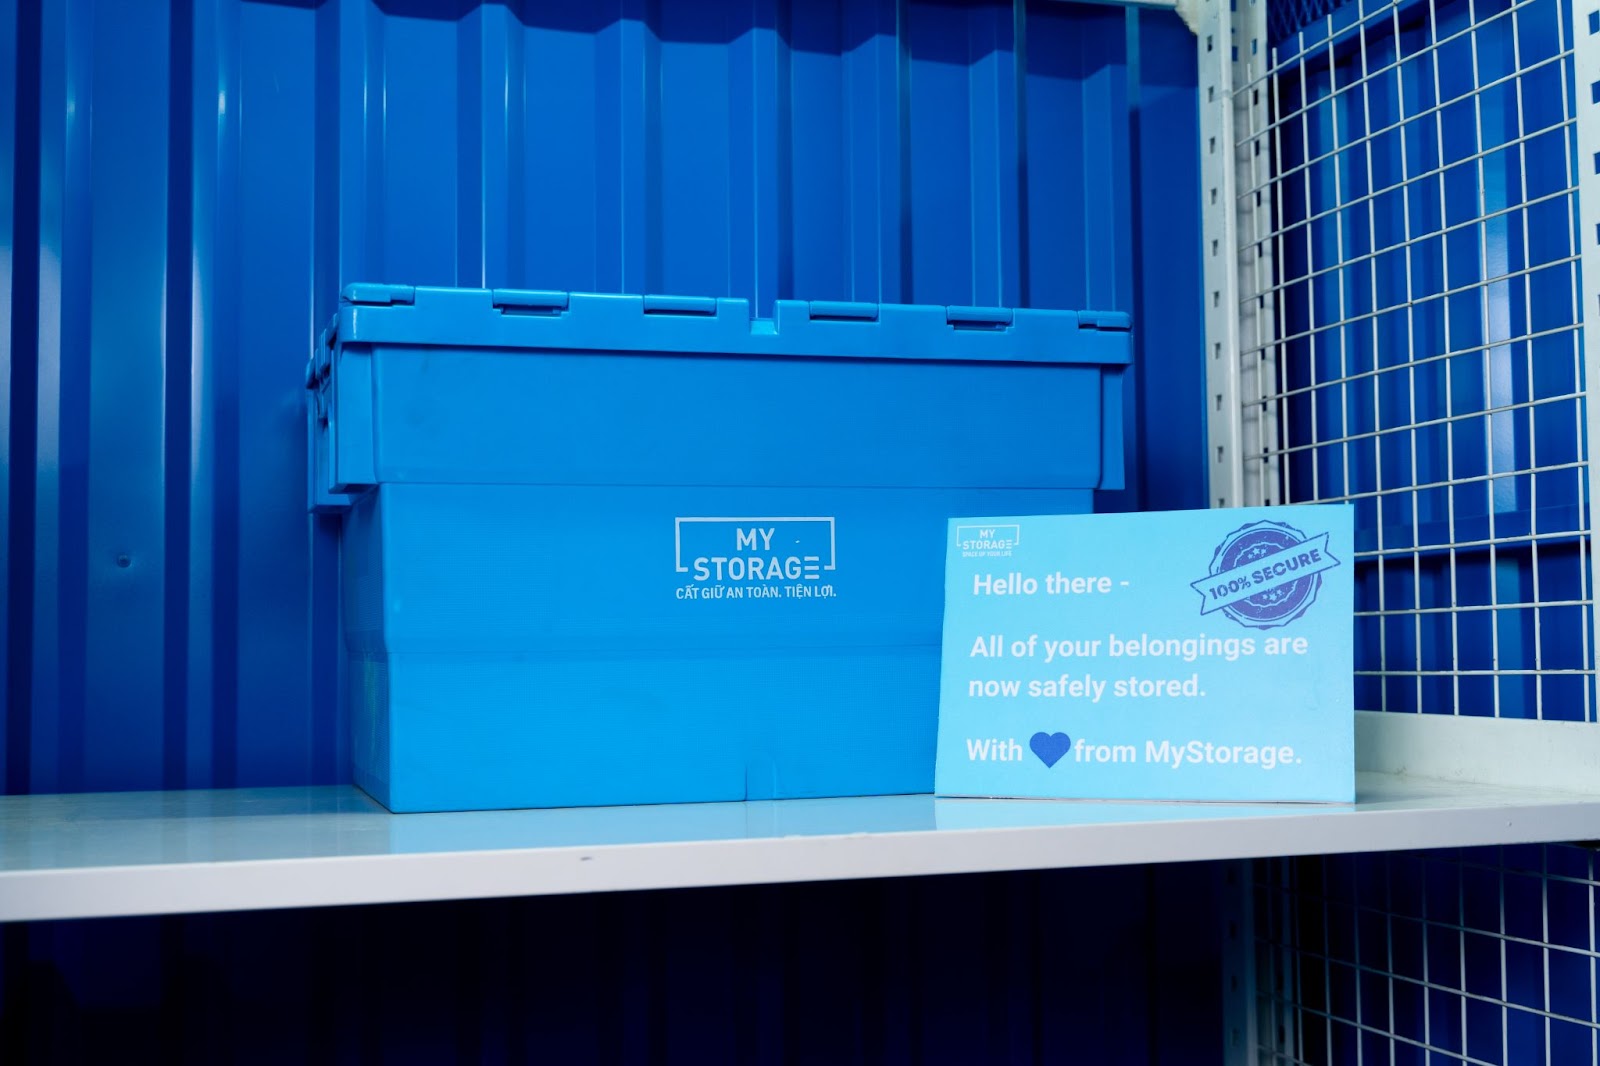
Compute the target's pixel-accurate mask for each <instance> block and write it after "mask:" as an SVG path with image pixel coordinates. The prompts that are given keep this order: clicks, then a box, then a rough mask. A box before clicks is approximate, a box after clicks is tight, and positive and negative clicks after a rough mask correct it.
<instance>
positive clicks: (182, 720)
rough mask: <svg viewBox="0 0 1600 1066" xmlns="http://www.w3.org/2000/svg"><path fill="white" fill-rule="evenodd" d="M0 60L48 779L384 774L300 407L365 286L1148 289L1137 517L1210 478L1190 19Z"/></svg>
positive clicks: (749, 12)
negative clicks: (320, 336)
mask: <svg viewBox="0 0 1600 1066" xmlns="http://www.w3.org/2000/svg"><path fill="white" fill-rule="evenodd" d="M13 56H14V57H15V61H14V62H11V61H10V60H11V57H13ZM0 58H3V59H4V60H6V61H5V62H0V71H4V76H3V77H0V237H3V240H0V247H3V248H4V253H5V254H4V255H3V256H0V263H4V264H5V265H6V269H7V270H8V271H9V273H8V274H7V275H6V277H5V280H4V283H3V284H0V323H3V328H4V329H5V330H6V331H7V344H6V345H4V352H3V354H0V358H3V359H4V360H5V365H4V368H3V373H0V388H6V389H8V392H7V393H6V394H4V395H5V402H4V403H0V418H3V419H4V420H5V421H4V429H3V432H0V449H3V450H4V451H3V457H0V486H3V491H0V507H3V508H4V511H3V512H0V552H3V561H0V575H3V580H4V592H3V596H0V599H3V601H4V610H3V611H0V616H3V617H0V636H3V638H4V642H5V655H4V658H3V664H0V671H3V673H0V680H3V682H4V692H5V706H4V714H3V718H4V723H5V728H4V730H3V731H0V745H3V752H0V756H3V759H0V761H3V764H4V767H5V773H4V786H5V789H6V790H7V791H12V792H23V791H34V792H53V791H71V790H81V789H144V788H162V787H167V788H180V787H202V786H229V785H264V784H299V783H308V782H333V781H341V780H346V779H347V777H348V768H347V762H348V759H347V750H346V740H345V726H344V723H343V722H342V720H341V716H340V713H339V710H338V700H337V698H336V694H337V692H338V691H339V672H340V669H341V666H340V658H341V646H340V628H339V620H338V617H337V610H338V608H337V599H336V596H337V593H336V590H337V587H338V581H337V572H336V569H337V557H336V550H335V537H334V529H333V527H332V526H331V525H330V524H329V523H328V522H327V520H325V519H317V518H310V517H307V515H306V514H305V510H304V498H305V497H304V485H305V477H306V466H305V454H304V432H303V428H302V426H301V417H302V415H301V411H302V406H301V405H302V402H303V401H302V391H303V390H302V385H303V375H304V366H305V360H306V357H307V355H308V353H309V352H310V350H311V346H312V344H313V341H314V339H315V336H316V332H317V330H318V329H319V328H320V327H321V326H322V325H324V324H325V323H326V322H327V320H328V319H329V317H330V316H331V314H332V311H333V308H334V305H335V301H336V300H337V297H338V293H339V291H340V288H341V287H342V285H343V284H345V283H347V282H353V281H365V282H396V283H405V284H438V285H462V286H487V287H510V288H519V289H561V290H586V291H596V292H673V293H680V294H685V295H695V296H732V297H742V298H744V299H747V300H750V301H752V306H753V309H754V310H755V311H756V313H758V314H761V315H769V314H771V312H772V307H773V303H774V301H776V300H778V299H783V298H797V299H811V300H862V301H871V302H911V303H932V304H963V305H995V304H1010V305H1017V306H1027V307H1039V308H1060V309H1080V308H1093V309H1096V310H1107V311H1125V312H1130V313H1132V314H1133V315H1134V318H1135V322H1134V337H1135V343H1136V345H1137V348H1136V350H1135V353H1134V358H1135V366H1136V367H1137V368H1138V369H1137V370H1136V371H1135V373H1134V375H1133V378H1132V380H1131V387H1130V388H1129V389H1128V390H1127V401H1126V402H1127V404H1128V416H1129V417H1128V418H1127V419H1126V422H1127V423H1128V424H1129V425H1130V426H1132V425H1135V424H1142V425H1146V426H1149V427H1151V430H1152V431H1151V432H1149V433H1147V434H1144V435H1143V436H1142V437H1141V436H1135V435H1132V431H1131V430H1130V439H1129V440H1128V443H1127V450H1128V454H1129V464H1128V479H1129V480H1128V484H1129V486H1130V488H1129V489H1128V490H1127V491H1125V492H1120V493H1108V494H1104V495H1103V498H1102V500H1101V505H1102V506H1106V507H1115V508H1127V507H1137V506H1155V507H1177V506H1200V505H1203V503H1204V499H1205V495H1204V486H1203V483H1202V482H1201V480H1200V477H1199V476H1198V471H1200V470H1201V469H1203V464H1202V463H1201V462H1200V459H1201V453H1202V440H1203V426H1202V422H1201V405H1202V403H1203V399H1202V397H1203V389H1202V386H1201V365H1202V364H1201V360H1200V358H1199V352H1200V350H1201V340H1200V286H1199V280H1198V265H1199V254H1198V249H1199V212H1198V188H1199V183H1198V152H1197V148H1196V121H1197V105H1196V92H1195V88H1194V86H1195V65H1194V64H1195V55H1194V43H1193V38H1192V36H1191V35H1190V34H1189V33H1188V31H1187V30H1185V29H1184V28H1183V26H1182V24H1181V23H1180V22H1179V21H1178V19H1177V18H1176V16H1174V15H1172V14H1171V13H1158V12H1129V11H1124V10H1122V9H1121V8H1117V7H1105V6H1094V5H1075V4H1057V3H1043V2H1036V3H1017V4H998V3H935V2H922V0H903V2H899V3H895V2H889V0H878V2H870V3H846V2H842V0H841V2H835V3H815V4H813V3H789V2H785V0H763V2H757V3H751V4H741V3H733V2H731V0H714V2H702V0H655V2H649V3H645V2H632V0H629V2H623V3H615V2H613V3H608V4H593V5H590V4H582V5H562V4H533V3H515V4H506V3H481V4H480V3H424V2H420V0H383V2H379V3H373V2H370V0H324V2H322V3H289V2H283V3H277V2H258V0H176V2H174V3H172V4H170V5H169V4H125V3H112V2H107V0H50V2H47V3H43V4H36V3H30V2H19V0H0Z"/></svg>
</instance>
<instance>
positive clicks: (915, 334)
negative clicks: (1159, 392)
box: [313, 284, 1129, 373]
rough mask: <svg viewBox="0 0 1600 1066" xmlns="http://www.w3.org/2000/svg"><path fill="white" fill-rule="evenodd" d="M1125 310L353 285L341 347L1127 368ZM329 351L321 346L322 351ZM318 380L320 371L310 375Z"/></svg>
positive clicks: (337, 328)
mask: <svg viewBox="0 0 1600 1066" xmlns="http://www.w3.org/2000/svg"><path fill="white" fill-rule="evenodd" d="M1128 329H1129V318H1128V315H1126V314H1125V313H1121V312H1090V311H1054V310H1031V309H1030V310H1021V309H1017V310H1014V309H1010V308H996V307H940V306H936V305H924V304H917V305H907V304H875V303H851V302H841V301H829V300H812V301H805V300H779V301H778V302H777V304H776V305H775V307H774V313H773V317H772V318H771V319H757V318H752V317H751V315H750V304H749V302H748V301H746V300H741V299H726V298H713V297H697V296H618V295H606V294H597V293H576V292H558V291H536V290H519V289H452V288H430V287H425V286H412V285H375V284H358V285H350V286H349V287H347V288H346V289H345V290H344V293H343V300H342V301H341V304H340V308H339V314H338V317H337V319H336V320H335V323H334V326H333V338H332V339H336V340H337V342H338V343H342V344H351V343H357V344H405V345H440V346H449V347H472V348H531V349H547V350H549V349H560V350H565V351H575V350H576V351H582V350H591V351H611V352H616V351H648V352H697V353H727V354H730V355H757V356H795V357H812V358H869V359H916V360H951V361H965V362H974V361H977V362H1016V363H1060V364H1080V365H1081V364H1097V365H1125V364H1126V363H1127V362H1128V361H1129V351H1128V349H1129V345H1128V343H1127V337H1126V333H1127V331H1128ZM322 347H323V346H321V345H319V348H322ZM313 373H314V372H313Z"/></svg>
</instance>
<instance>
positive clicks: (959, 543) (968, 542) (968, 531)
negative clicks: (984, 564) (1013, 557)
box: [956, 526, 1022, 559]
mask: <svg viewBox="0 0 1600 1066" xmlns="http://www.w3.org/2000/svg"><path fill="white" fill-rule="evenodd" d="M1021 540H1022V527H1021V526H957V527H956V547H957V548H959V549H960V550H961V557H962V558H963V559H976V558H979V557H980V556H988V557H991V558H1004V557H1006V556H1008V555H1010V554H1011V553H1012V552H1013V551H1015V550H1016V547H1017V544H1018V543H1019V542H1020V541H1021Z"/></svg>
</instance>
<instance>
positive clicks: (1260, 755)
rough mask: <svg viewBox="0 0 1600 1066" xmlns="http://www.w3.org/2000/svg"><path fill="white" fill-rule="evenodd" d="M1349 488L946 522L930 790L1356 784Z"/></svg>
mask: <svg viewBox="0 0 1600 1066" xmlns="http://www.w3.org/2000/svg"><path fill="white" fill-rule="evenodd" d="M1352 537H1353V533H1352V509H1351V508H1350V507H1349V506H1347V505H1342V504H1339V505H1316V506H1300V507H1267V508H1238V509H1231V510H1216V511H1172V512H1161V513H1145V514H1108V515H1073V516H1067V515H1054V516H1043V517H1031V518H962V519H956V520H953V521H952V522H951V523H950V540H949V555H948V561H947V563H946V566H945V614H944V659H943V668H942V676H941V680H940V684H941V688H940V697H939V747H938V758H937V764H936V768H935V773H934V791H935V792H937V793H938V794H939V795H942V796H1011V797H1037V798H1061V799H1152V800H1299V801H1321V802H1336V803H1348V802H1350V801H1352V800H1353V799H1354V797H1355V736H1354V734H1355V708H1354V702H1353V694H1354V673H1353V666H1352V662H1351V639H1352V629H1353V619H1354V615H1353V611H1354V601H1353V590H1352V585H1353V573H1354V561H1353V557H1352V551H1351V548H1352Z"/></svg>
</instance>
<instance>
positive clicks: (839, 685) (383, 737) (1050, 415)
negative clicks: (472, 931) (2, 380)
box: [306, 284, 1129, 811]
mask: <svg viewBox="0 0 1600 1066" xmlns="http://www.w3.org/2000/svg"><path fill="white" fill-rule="evenodd" d="M841 310H844V311H846V312H847V313H846V314H841V313H840V312H841ZM821 312H822V313H821V314H820V315H819V314H818V313H817V309H816V308H813V307H811V306H808V305H806V304H804V303H800V302H797V301H779V302H778V304H777V305H776V307H775V313H774V316H773V318H771V319H752V318H751V316H750V313H749V307H748V304H747V303H746V302H745V301H743V300H733V299H722V300H710V299H702V298H694V297H656V296H646V297H642V298H641V297H626V296H604V295H594V294H585V293H572V294H564V293H552V292H544V293H539V294H536V295H535V294H522V295H520V296H519V297H517V298H515V299H511V298H508V297H507V294H504V293H499V292H491V291H489V290H483V289H476V290H471V289H466V290H464V289H438V288H426V287H421V288H411V287H403V286H392V285H391V286H372V285H364V284H362V285H352V286H350V287H349V288H348V289H347V290H346V292H345V302H344V304H343V306H342V307H341V309H340V312H339V314H338V316H337V318H336V319H335V320H334V322H333V323H332V324H331V325H330V327H329V329H328V330H327V332H326V333H325V334H324V335H323V339H322V342H321V343H319V344H318V345H317V346H316V348H315V349H314V351H313V353H312V355H311V359H310V360H309V367H308V371H307V374H306V377H307V381H308V383H309V386H310V395H309V397H308V402H307V410H308V417H309V420H310V423H311V427H312V429H311V432H312V438H313V445H314V451H313V455H314V457H315V464H314V469H313V477H314V484H313V496H312V506H313V507H314V508H321V507H327V506H328V504H329V501H330V500H336V499H337V498H338V497H339V496H341V495H342V496H343V497H345V498H347V499H350V500H352V502H351V503H350V505H349V508H350V509H349V513H348V516H347V518H346V519H345V523H344V531H343V541H342V544H343V548H342V557H343V566H342V573H343V575H344V588H345V592H344V622H345V632H346V644H347V647H348V651H349V653H350V656H351V661H350V669H349V675H348V676H349V681H348V684H349V690H348V699H349V705H350V714H351V719H352V725H353V735H354V742H353V756H354V764H355V779H356V782H357V783H358V784H360V785H361V786H362V787H363V788H365V789H367V790H368V791H369V792H371V793H372V794H373V795H374V796H376V797H377V798H378V799H380V800H382V801H383V802H384V803H385V804H387V805H388V806H389V807H390V808H391V809H392V810H395V811H418V810H451V809H468V808H483V807H530V806H575V805H583V804H621V803H654V802H672V801H682V800H716V799H744V798H751V799H757V798H759V799H769V798H783V797H793V796H828V795H864V794H891V793H902V792H925V791H928V790H929V789H930V788H931V786H932V774H933V736H934V727H935V724H936V718H937V710H938V678H939V662H938V655H939V652H938V649H939V630H940V617H941V611H942V607H943V597H942V594H941V593H942V588H943V569H944V543H943V539H944V538H943V533H944V528H945V522H946V520H948V519H949V518H950V517H952V516H955V515H962V514H976V513H986V512H987V511H993V510H997V509H998V510H1004V511H1009V512H1017V513H1074V512H1082V511H1086V510H1089V509H1090V508H1091V507H1092V504H1093V492H1094V490H1096V489H1116V488H1120V487H1121V484H1122V454H1121V441H1122V435H1123V434H1122V427H1121V419H1122V413H1123V403H1122V395H1121V389H1122V375H1123V371H1124V369H1125V368H1126V366H1127V362H1128V359H1129V354H1128V349H1129V335H1128V332H1127V327H1128V318H1127V316H1126V315H1118V314H1086V315H1079V314H1076V313H1074V312H1070V311H1035V310H1016V311H1013V310H1010V309H1003V308H974V307H952V308H945V307H907V306H897V305H883V306H877V307H869V306H867V305H854V306H852V307H851V308H848V309H841V308H839V307H836V306H824V307H822V308H821ZM763 516H765V517H763Z"/></svg>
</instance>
